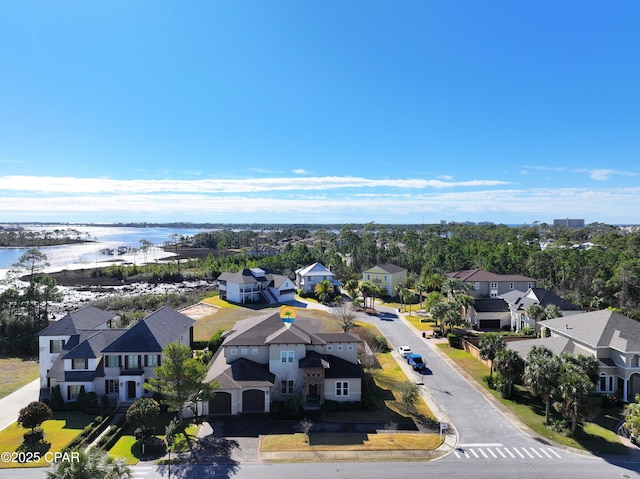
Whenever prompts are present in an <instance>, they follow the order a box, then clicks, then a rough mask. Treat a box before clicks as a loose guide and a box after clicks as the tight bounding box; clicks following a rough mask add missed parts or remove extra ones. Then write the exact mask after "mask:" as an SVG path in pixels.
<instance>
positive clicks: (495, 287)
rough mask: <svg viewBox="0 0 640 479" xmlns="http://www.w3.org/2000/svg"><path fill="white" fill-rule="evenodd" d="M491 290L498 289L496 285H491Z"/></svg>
mask: <svg viewBox="0 0 640 479" xmlns="http://www.w3.org/2000/svg"><path fill="white" fill-rule="evenodd" d="M490 286H491V289H498V283H491V284H490Z"/></svg>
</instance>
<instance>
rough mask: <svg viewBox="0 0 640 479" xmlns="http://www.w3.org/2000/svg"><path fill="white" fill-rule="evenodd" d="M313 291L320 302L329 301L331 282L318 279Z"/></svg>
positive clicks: (331, 292) (331, 288) (331, 291)
mask: <svg viewBox="0 0 640 479" xmlns="http://www.w3.org/2000/svg"><path fill="white" fill-rule="evenodd" d="M313 292H314V293H315V294H316V296H317V298H318V300H319V301H320V302H321V303H323V304H326V303H328V302H329V301H331V295H332V294H333V283H332V282H331V281H329V280H328V279H323V280H322V281H318V282H317V283H316V286H315V288H314V290H313Z"/></svg>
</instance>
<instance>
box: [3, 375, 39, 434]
mask: <svg viewBox="0 0 640 479" xmlns="http://www.w3.org/2000/svg"><path fill="white" fill-rule="evenodd" d="M39 396H40V379H39V378H38V379H34V380H33V381H31V382H30V383H29V384H27V385H25V386H23V387H21V388H20V389H18V390H17V391H14V392H12V393H11V394H9V395H8V396H6V397H4V398H2V399H0V431H1V430H3V429H5V428H7V427H9V426H10V425H11V424H13V423H14V422H15V421H17V420H18V415H19V414H20V409H22V408H23V407H25V406H26V405H27V404H29V403H30V402H32V401H37V400H38V399H39Z"/></svg>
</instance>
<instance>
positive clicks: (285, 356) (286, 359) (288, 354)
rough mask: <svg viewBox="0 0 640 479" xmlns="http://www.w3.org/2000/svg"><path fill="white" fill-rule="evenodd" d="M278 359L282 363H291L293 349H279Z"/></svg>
mask: <svg viewBox="0 0 640 479" xmlns="http://www.w3.org/2000/svg"><path fill="white" fill-rule="evenodd" d="M280 361H282V362H283V363H292V362H293V351H280Z"/></svg>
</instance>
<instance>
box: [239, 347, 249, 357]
mask: <svg viewBox="0 0 640 479" xmlns="http://www.w3.org/2000/svg"><path fill="white" fill-rule="evenodd" d="M248 353H249V350H248V349H247V348H240V354H242V355H243V356H246V355H247V354H248Z"/></svg>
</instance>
